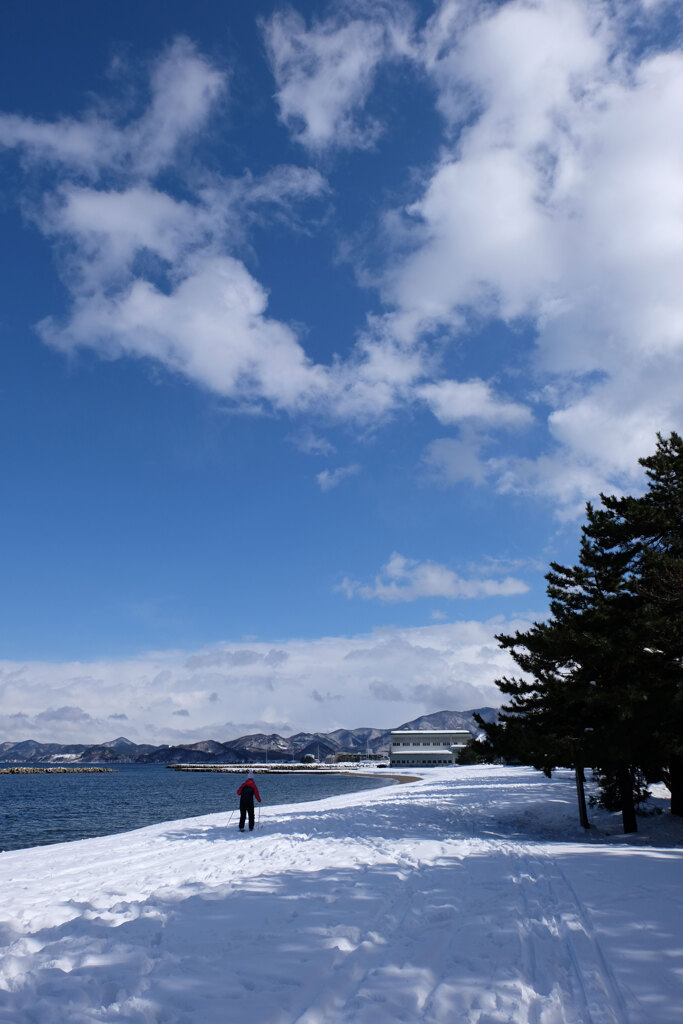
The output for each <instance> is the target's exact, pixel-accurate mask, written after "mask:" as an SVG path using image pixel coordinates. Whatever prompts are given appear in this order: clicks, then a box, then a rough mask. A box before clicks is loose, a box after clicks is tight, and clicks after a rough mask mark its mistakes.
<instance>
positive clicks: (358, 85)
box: [264, 3, 411, 149]
mask: <svg viewBox="0 0 683 1024" xmlns="http://www.w3.org/2000/svg"><path fill="white" fill-rule="evenodd" d="M366 10H367V12H368V14H369V15H370V16H369V17H360V18H351V17H349V12H348V11H344V10H343V9H342V12H341V14H337V15H335V16H333V17H330V18H328V19H326V20H318V21H315V22H314V23H313V25H312V26H311V28H307V26H306V22H305V21H304V19H303V17H302V16H301V15H300V14H299V13H298V12H296V11H294V10H291V9H290V10H287V11H278V12H276V13H275V14H274V15H273V17H272V18H271V19H270V21H268V22H267V23H265V25H264V35H265V41H266V46H267V49H268V55H269V58H270V63H271V67H272V70H273V75H274V77H275V81H276V83H277V94H276V96H277V102H278V106H279V108H280V117H281V119H282V121H283V122H284V124H286V125H287V127H288V128H289V129H290V131H291V132H292V134H293V135H294V137H295V138H296V139H297V140H298V141H299V142H301V143H303V145H305V146H308V147H309V148H310V149H322V148H324V147H327V146H336V147H340V148H346V147H366V146H369V145H371V144H372V143H373V142H374V141H375V139H376V138H377V135H378V134H379V133H380V131H381V125H380V124H379V123H378V122H377V121H375V120H373V119H372V118H369V117H367V116H363V112H364V106H365V102H366V100H367V98H368V95H369V93H370V91H371V88H372V85H373V80H374V77H375V72H376V70H377V68H378V66H379V65H380V64H381V63H382V62H383V61H385V60H388V59H391V58H395V57H396V56H398V55H401V54H403V55H404V54H406V53H407V52H408V51H409V49H410V42H409V37H410V33H411V24H410V12H409V9H408V8H407V7H404V6H403V5H402V4H400V3H398V4H396V3H394V4H391V5H389V4H386V5H383V4H380V3H378V4H376V5H373V6H368V7H367V8H366Z"/></svg>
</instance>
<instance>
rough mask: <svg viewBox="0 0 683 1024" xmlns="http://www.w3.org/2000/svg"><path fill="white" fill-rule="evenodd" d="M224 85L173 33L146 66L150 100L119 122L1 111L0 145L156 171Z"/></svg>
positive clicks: (61, 160)
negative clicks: (165, 47)
mask: <svg viewBox="0 0 683 1024" xmlns="http://www.w3.org/2000/svg"><path fill="white" fill-rule="evenodd" d="M225 88H226V76H225V75H224V74H222V73H221V72H220V71H217V70H216V69H215V68H212V67H211V66H210V65H209V63H208V62H207V61H206V60H205V59H204V58H203V57H202V56H201V55H200V54H199V53H198V52H197V50H196V48H195V46H194V45H193V44H192V43H191V42H190V41H189V40H188V39H185V38H182V37H181V38H179V39H176V41H175V42H174V43H173V45H172V46H170V47H169V49H168V50H167V51H166V52H165V53H164V54H163V56H162V57H161V58H160V59H159V60H158V61H157V63H156V64H155V65H154V66H153V67H152V69H151V76H150V94H151V95H150V103H149V106H148V108H147V110H146V111H145V113H144V114H143V115H142V117H140V118H139V119H138V120H136V121H132V122H130V123H129V124H128V125H126V126H125V127H124V128H119V127H118V125H117V124H116V123H115V122H114V121H113V120H112V119H107V118H103V117H102V116H100V115H98V114H97V113H95V112H94V111H90V112H88V113H86V115H85V116H84V117H83V119H82V120H80V121H78V120H74V119H63V120H61V121H56V122H52V123H48V122H44V121H43V122H41V121H34V120H32V119H30V118H23V117H18V116H16V115H12V114H1V115H0V145H3V146H7V147H16V148H20V149H21V150H22V152H23V154H24V156H25V158H26V159H27V160H28V161H30V162H34V161H35V162H39V163H43V162H47V163H54V164H63V165H66V166H68V167H70V168H75V169H78V171H79V172H81V173H83V172H85V173H88V174H91V175H97V174H98V173H99V172H100V171H101V170H103V169H104V170H107V171H108V172H110V171H112V170H118V171H122V172H125V173H134V174H137V175H140V176H143V177H149V176H151V175H154V174H156V173H157V172H158V171H160V170H161V169H162V168H163V167H165V166H167V165H168V164H169V163H170V162H171V161H172V160H173V159H174V157H175V155H176V151H177V149H178V146H179V145H180V143H181V142H184V141H186V140H187V139H188V138H189V137H191V136H192V135H194V134H195V133H196V132H197V131H199V129H200V128H202V127H203V126H204V124H205V123H206V120H207V118H208V116H209V113H210V111H211V109H212V108H213V107H214V105H215V103H216V100H217V99H218V97H219V96H220V95H221V94H222V93H223V92H224V90H225Z"/></svg>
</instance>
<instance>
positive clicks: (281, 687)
mask: <svg viewBox="0 0 683 1024" xmlns="http://www.w3.org/2000/svg"><path fill="white" fill-rule="evenodd" d="M526 625H527V623H526V621H522V620H518V621H503V620H500V619H495V620H492V621H487V622H477V621H471V622H456V623H442V624H439V625H435V626H426V627H423V628H414V629H382V630H376V631H374V632H372V633H368V634H362V635H358V636H352V637H324V638H321V639H318V640H309V641H304V640H291V641H288V642H287V643H284V644H280V645H277V646H274V645H272V644H267V643H261V642H253V641H249V642H244V643H239V644H221V645H217V646H214V647H210V648H206V649H203V650H200V651H194V652H185V651H172V652H164V653H150V654H146V655H142V656H140V657H138V658H134V659H130V660H126V661H99V662H92V663H88V664H84V663H65V664H58V663H41V662H8V661H3V662H0V698H1V701H2V709H3V710H2V714H1V715H0V733H1V734H2V736H3V738H4V739H7V740H23V739H29V738H31V739H35V740H39V741H45V742H48V741H50V742H58V743H76V742H84V743H96V742H102V741H106V740H110V739H113V738H114V737H115V736H116V735H119V734H120V733H121V732H123V733H125V735H126V736H127V737H128V738H129V739H131V740H134V741H136V742H152V743H159V744H160V743H179V742H191V741H196V740H200V739H216V740H218V741H225V740H228V739H231V738H235V737H236V736H239V735H244V734H246V733H249V732H255V731H259V732H260V731H263V732H276V731H277V732H281V733H285V734H291V733H293V732H294V731H297V730H299V729H305V730H310V731H315V730H319V731H325V732H327V731H331V730H333V729H335V728H355V727H359V726H374V727H378V728H379V727H382V728H384V727H387V728H389V727H392V726H396V725H399V724H401V723H402V722H404V721H408V720H409V719H411V718H414V717H416V716H417V715H420V714H425V713H428V712H433V711H436V710H444V709H449V710H466V709H469V708H475V707H481V706H484V705H490V704H491V705H497V704H498V703H499V697H500V694H499V691H498V690H497V689H496V687H495V686H494V685H493V684H494V680H495V679H496V678H499V677H500V676H501V675H503V674H505V673H508V674H509V673H510V672H511V671H513V665H512V663H511V661H510V659H509V657H508V655H507V653H506V652H504V651H501V650H500V649H499V648H498V646H497V643H496V641H495V638H494V637H495V634H496V633H498V632H502V631H506V630H514V629H518V628H519V629H522V628H524V627H525V626H526Z"/></svg>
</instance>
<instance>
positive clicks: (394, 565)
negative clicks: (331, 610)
mask: <svg viewBox="0 0 683 1024" xmlns="http://www.w3.org/2000/svg"><path fill="white" fill-rule="evenodd" d="M338 589H339V590H342V591H343V592H344V593H345V594H346V595H347V597H349V598H351V597H361V598H363V599H365V600H371V599H377V600H380V601H385V602H391V603H394V602H402V601H416V600H418V599H419V598H423V597H448V598H451V599H456V598H473V597H474V598H478V597H492V596H494V595H495V596H499V597H509V596H511V595H512V594H525V593H526V592H527V591H528V589H529V588H528V586H527V585H526V583H524V582H523V581H522V580H518V579H515V578H514V577H513V576H507V577H506V578H505V579H484V578H474V579H463V578H462V577H461V576H459V575H458V574H457V573H455V572H453V571H452V570H451V569H448V568H446V566H444V565H439V564H437V563H436V562H418V561H415V560H414V559H410V558H404V556H403V555H399V554H398V553H397V552H394V554H393V555H392V556H391V558H390V559H389V561H388V562H387V564H386V565H384V566H382V569H381V572H380V573H379V575H378V576H376V577H375V580H374V582H373V583H372V584H371V585H368V584H362V583H358V582H356V581H355V580H349V579H344V580H343V581H342V583H341V584H340V585H339V588H338Z"/></svg>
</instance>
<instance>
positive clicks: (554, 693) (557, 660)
mask: <svg viewBox="0 0 683 1024" xmlns="http://www.w3.org/2000/svg"><path fill="white" fill-rule="evenodd" d="M641 464H642V465H643V466H644V467H645V470H646V473H647V476H648V480H649V487H648V490H647V492H646V493H645V494H644V495H643V496H641V497H638V498H634V497H622V498H617V497H614V496H612V497H606V496H605V495H601V506H600V507H599V508H595V507H593V506H592V505H590V504H589V505H587V507H586V523H585V524H584V526H583V528H582V537H581V547H580V552H579V561H578V564H577V565H574V566H569V567H567V566H562V565H559V564H557V563H554V562H553V563H551V565H550V571H549V572H548V573H547V575H546V580H547V582H548V585H547V593H548V597H549V598H550V618H549V620H548V622H543V623H534V625H533V626H532V627H531V629H529V630H527V631H526V632H524V633H515V634H514V635H512V636H507V635H501V636H499V637H498V638H497V639H498V642H499V643H500V645H501V646H502V647H504V648H506V649H507V650H509V651H510V653H511V655H512V657H513V659H514V660H515V662H516V663H517V665H519V667H520V669H521V670H522V671H523V672H524V673H525V675H524V676H523V677H522V678H519V679H517V678H512V679H510V678H504V679H501V680H498V681H497V685H498V687H499V689H500V690H501V691H502V692H503V693H504V694H505V695H506V696H507V698H508V702H507V703H506V704H505V706H504V707H503V709H502V712H501V716H500V720H499V722H498V723H497V724H495V725H488V724H487V723H485V722H483V721H479V722H478V724H479V725H480V726H481V727H482V728H483V729H484V730H485V732H486V735H487V744H488V746H489V748H490V750H489V754H490V756H494V755H498V756H499V757H502V758H504V759H506V760H509V759H512V758H518V759H519V760H521V761H523V762H525V763H528V764H532V765H533V766H534V767H536V768H538V769H540V770H541V771H544V772H545V773H546V774H547V775H550V773H551V772H552V770H553V769H554V768H555V767H557V766H559V765H564V766H574V767H576V768H577V769H581V768H582V766H583V765H587V764H589V765H591V766H593V767H595V768H596V769H597V771H598V777H599V779H600V784H601V791H602V798H601V799H604V800H605V801H606V802H607V803H609V804H610V805H613V804H614V801H615V799H616V797H615V794H618V802H619V806H620V807H621V809H622V813H623V816H624V829H625V831H635V829H636V821H635V811H634V801H635V802H638V800H639V799H640V797H641V793H642V784H641V778H642V779H644V778H648V779H651V780H654V779H658V778H663V779H665V781H666V782H667V785H669V788H670V789H671V793H672V799H671V810H672V812H673V813H676V814H683V441H682V440H681V438H680V437H679V436H678V435H677V434H672V435H671V437H669V438H668V439H664V438H662V437H661V436H659V437H658V444H657V450H656V452H655V454H654V455H652V456H650V457H649V458H646V459H642V460H641Z"/></svg>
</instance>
